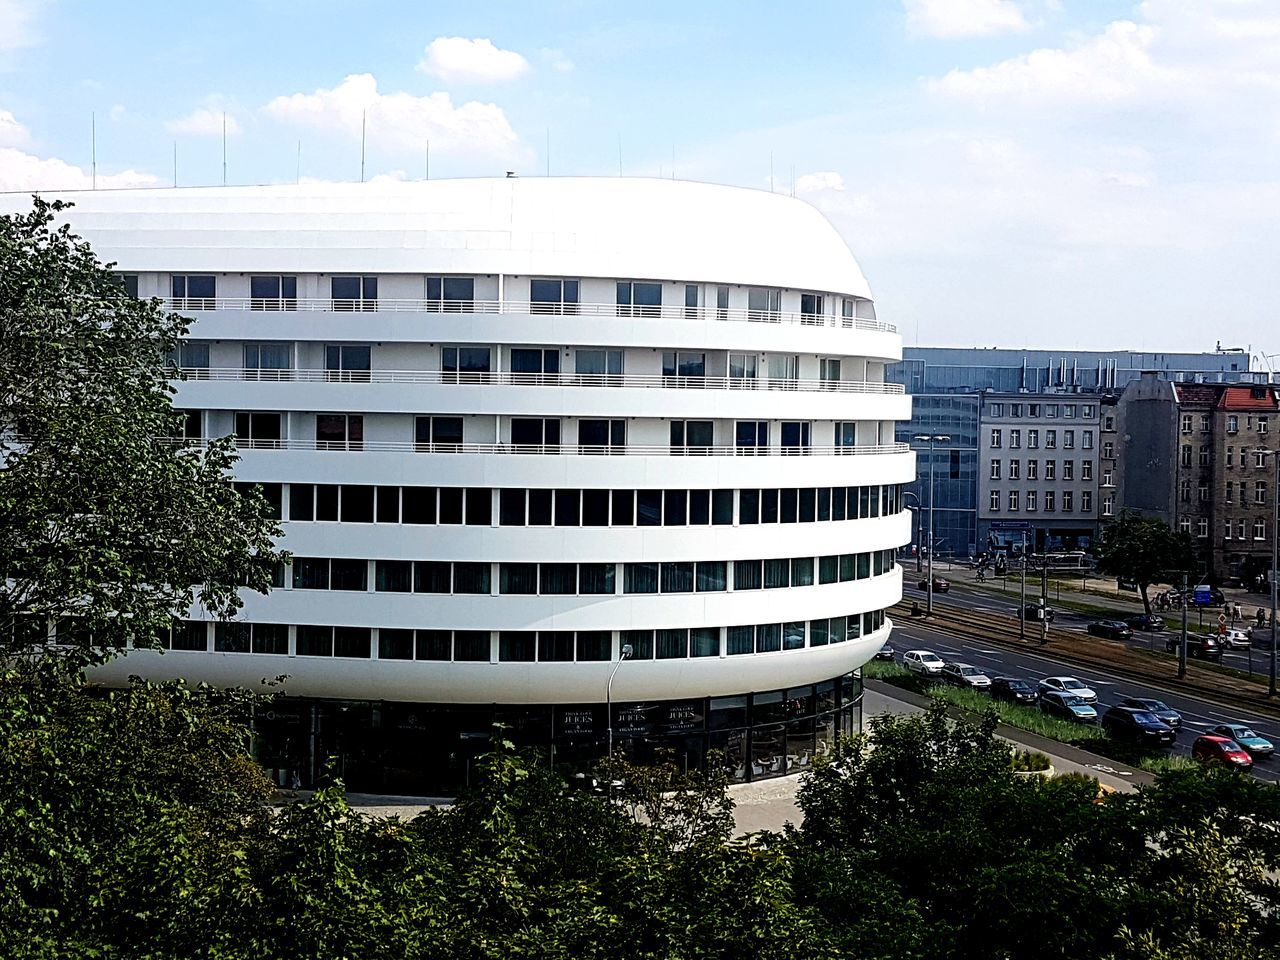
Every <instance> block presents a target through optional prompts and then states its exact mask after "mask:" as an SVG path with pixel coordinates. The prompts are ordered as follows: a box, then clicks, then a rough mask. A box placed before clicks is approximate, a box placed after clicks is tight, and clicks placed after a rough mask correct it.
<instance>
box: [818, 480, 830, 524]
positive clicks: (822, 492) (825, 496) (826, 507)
mask: <svg viewBox="0 0 1280 960" xmlns="http://www.w3.org/2000/svg"><path fill="white" fill-rule="evenodd" d="M814 493H815V494H816V499H817V506H818V519H819V520H830V519H831V488H830V487H819V488H818V489H817V490H816V491H814Z"/></svg>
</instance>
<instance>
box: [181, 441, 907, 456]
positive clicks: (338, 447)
mask: <svg viewBox="0 0 1280 960" xmlns="http://www.w3.org/2000/svg"><path fill="white" fill-rule="evenodd" d="M173 442H175V443H182V444H185V445H190V446H202V445H204V444H205V443H207V441H206V440H183V441H173ZM236 446H237V447H239V448H240V449H242V450H318V451H322V452H360V451H366V450H367V451H371V452H374V453H455V454H477V453H480V454H499V455H516V456H524V455H570V456H573V455H578V456H633V457H655V456H657V457H668V456H672V457H813V456H825V457H833V456H834V457H850V456H883V455H886V454H895V453H908V452H910V450H911V446H910V444H906V443H880V444H867V445H864V446H820V447H819V446H809V447H736V446H723V445H718V446H699V447H695V446H680V447H677V446H671V445H670V444H625V445H624V444H598V445H597V444H580V443H415V442H413V441H409V440H346V441H343V440H295V439H290V440H253V439H238V440H237V441H236Z"/></svg>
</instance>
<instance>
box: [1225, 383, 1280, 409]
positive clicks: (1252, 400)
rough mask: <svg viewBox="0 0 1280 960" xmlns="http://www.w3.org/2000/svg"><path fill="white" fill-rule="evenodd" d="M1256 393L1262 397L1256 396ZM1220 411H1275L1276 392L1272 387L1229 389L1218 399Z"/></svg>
mask: <svg viewBox="0 0 1280 960" xmlns="http://www.w3.org/2000/svg"><path fill="white" fill-rule="evenodd" d="M1255 393H1257V394H1260V396H1255ZM1218 409H1219V410H1275V409H1277V404H1276V395H1275V391H1274V390H1272V389H1271V388H1270V387H1227V388H1226V389H1225V390H1223V391H1222V396H1221V397H1219V398H1218Z"/></svg>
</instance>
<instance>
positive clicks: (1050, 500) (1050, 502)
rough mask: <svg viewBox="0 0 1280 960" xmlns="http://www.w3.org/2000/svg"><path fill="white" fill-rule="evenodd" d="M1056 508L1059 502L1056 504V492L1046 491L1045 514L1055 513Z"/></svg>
mask: <svg viewBox="0 0 1280 960" xmlns="http://www.w3.org/2000/svg"><path fill="white" fill-rule="evenodd" d="M1056 506H1057V502H1056V497H1055V495H1054V492H1053V491H1052V490H1046V491H1045V492H1044V509H1045V512H1047V513H1053V511H1054V509H1055V507H1056Z"/></svg>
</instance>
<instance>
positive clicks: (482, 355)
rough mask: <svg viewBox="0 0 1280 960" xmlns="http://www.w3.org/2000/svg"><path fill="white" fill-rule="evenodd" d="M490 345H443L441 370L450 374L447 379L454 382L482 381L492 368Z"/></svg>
mask: <svg viewBox="0 0 1280 960" xmlns="http://www.w3.org/2000/svg"><path fill="white" fill-rule="evenodd" d="M489 363H490V360H489V348H488V347H443V348H441V350H440V370H441V372H443V373H446V374H449V376H447V377H445V378H444V379H445V380H446V381H449V382H452V383H481V382H483V381H484V380H485V379H486V378H485V377H484V376H482V374H486V373H488V372H489V370H490V366H489Z"/></svg>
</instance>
